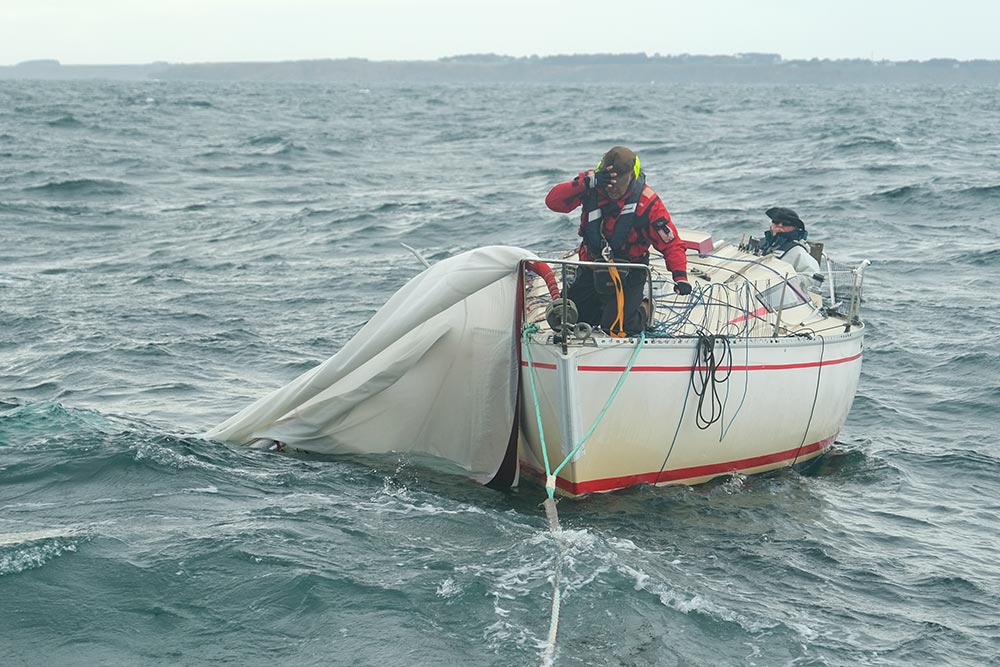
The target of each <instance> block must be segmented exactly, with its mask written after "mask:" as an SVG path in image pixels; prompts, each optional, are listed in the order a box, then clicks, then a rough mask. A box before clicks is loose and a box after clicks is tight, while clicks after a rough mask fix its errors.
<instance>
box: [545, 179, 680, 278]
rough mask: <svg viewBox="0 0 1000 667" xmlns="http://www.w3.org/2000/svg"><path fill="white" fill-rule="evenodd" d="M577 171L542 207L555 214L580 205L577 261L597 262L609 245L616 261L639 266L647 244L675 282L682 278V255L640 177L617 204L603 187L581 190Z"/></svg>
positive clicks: (677, 240) (659, 204)
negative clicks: (657, 255) (579, 240)
mask: <svg viewBox="0 0 1000 667" xmlns="http://www.w3.org/2000/svg"><path fill="white" fill-rule="evenodd" d="M586 175H587V172H581V173H580V174H579V175H578V176H577V177H576V178H574V179H573V180H572V181H568V182H566V183H560V184H559V185H557V186H555V187H554V188H552V189H551V190H550V191H549V194H548V196H546V197H545V205H546V206H548V207H549V208H550V209H551V210H553V211H555V212H556V213H569V212H570V211H572V210H574V209H575V208H576V207H577V206H581V205H582V206H583V211H582V212H581V214H580V230H579V232H578V233H579V235H580V236H581V237H582V238H583V243H581V244H580V259H581V260H584V261H598V262H599V261H602V250H603V248H604V246H605V245H607V246H609V247H610V250H611V252H612V254H613V255H614V258H615V259H616V260H618V261H623V262H632V263H637V264H643V263H646V262H647V261H648V253H649V246H653V247H654V248H656V249H657V250H658V251H659V252H660V253H662V254H663V259H664V262H665V263H666V265H667V269H668V270H669V271H670V272H671V275H672V277H673V279H674V280H675V281H677V280H685V281H686V280H687V255H686V252H685V247H684V243H683V241H681V239H680V237H679V236H678V235H677V228H676V227H674V223H673V221H672V220H671V219H670V213H668V212H667V207H666V206H664V205H663V201H662V200H660V197H659V196H658V195H657V194H656V193H655V192H653V189H652V188H651V187H649V186H648V185H646V175H645V174H644V173H642V172H639V175H638V176H637V177H636V178H635V180H634V182H633V183H632V185H631V186H630V187H629V189H628V190H627V191H626V192H625V194H624V195H623V196H622V197H621V198H620V199H617V200H612V199H609V198H608V197H607V195H606V194H605V192H604V189H603V188H600V189H598V190H589V191H588V190H587V188H586V186H585V184H584V178H585V177H586Z"/></svg>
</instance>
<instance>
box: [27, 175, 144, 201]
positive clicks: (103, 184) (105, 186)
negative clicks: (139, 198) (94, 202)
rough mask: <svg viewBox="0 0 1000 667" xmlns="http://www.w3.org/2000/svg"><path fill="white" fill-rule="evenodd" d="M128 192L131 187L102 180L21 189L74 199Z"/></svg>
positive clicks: (91, 179)
mask: <svg viewBox="0 0 1000 667" xmlns="http://www.w3.org/2000/svg"><path fill="white" fill-rule="evenodd" d="M130 190H131V186H130V185H129V184H128V183H123V182H122V181H115V180H110V179H102V178H71V179H66V180H59V181H50V182H48V183H45V184H43V185H35V186H31V187H27V188H24V189H23V191H24V192H32V193H41V194H48V195H68V196H74V197H88V196H93V197H100V196H108V195H124V194H128V193H129V191H130Z"/></svg>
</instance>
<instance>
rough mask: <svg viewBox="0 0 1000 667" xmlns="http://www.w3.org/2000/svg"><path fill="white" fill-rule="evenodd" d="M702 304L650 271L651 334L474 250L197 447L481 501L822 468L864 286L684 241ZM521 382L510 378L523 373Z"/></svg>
mask: <svg viewBox="0 0 1000 667" xmlns="http://www.w3.org/2000/svg"><path fill="white" fill-rule="evenodd" d="M680 236H681V238H683V239H684V240H685V243H686V246H687V254H688V266H689V273H690V275H691V278H692V283H693V286H694V291H693V292H692V293H691V294H690V295H687V296H678V295H674V294H672V292H671V288H672V281H671V279H670V277H669V276H667V275H665V274H663V273H661V272H660V271H658V270H657V269H655V268H652V267H650V266H646V265H619V266H620V267H621V268H622V269H630V270H638V271H646V272H648V280H647V283H648V286H647V290H648V295H649V298H650V303H651V304H653V307H652V308H651V309H650V311H651V313H652V315H651V318H650V323H649V326H648V327H647V329H646V331H645V332H643V334H641V335H639V336H634V337H627V338H618V337H614V336H610V335H608V334H606V333H604V332H602V331H600V330H593V329H591V328H590V327H589V326H587V325H584V324H582V323H579V322H577V321H576V320H575V316H574V310H575V309H574V307H573V304H572V303H571V302H569V301H568V300H565V299H561V298H559V295H560V293H561V290H562V287H563V285H566V284H569V283H570V281H571V280H572V278H573V275H574V271H575V267H577V266H579V265H580V264H581V262H579V261H578V259H577V258H576V256H575V255H568V256H566V257H563V258H559V259H550V260H544V261H540V260H539V259H538V258H537V257H536V256H535V255H533V254H532V253H530V252H528V251H525V250H521V249H518V248H510V247H505V246H491V247H486V248H478V249H476V250H473V251H470V252H467V253H463V254H462V255H458V256H456V257H452V258H449V259H447V260H444V261H442V262H438V263H437V264H435V265H433V266H431V267H429V268H428V269H426V270H425V271H424V272H423V273H421V274H420V275H418V276H417V277H415V278H414V279H413V280H411V281H410V282H409V283H407V285H405V286H404V287H403V288H402V289H401V290H400V291H399V292H397V294H396V295H394V296H393V297H392V298H391V299H390V300H389V302H388V303H387V304H386V306H384V307H383V308H382V309H381V310H380V311H379V312H378V313H377V314H376V315H375V316H374V317H373V318H372V319H371V320H370V321H369V322H368V324H366V325H365V326H364V327H363V328H362V329H361V331H359V332H358V334H356V335H355V337H354V338H353V339H352V340H351V341H349V342H348V344H347V345H345V347H344V348H343V349H342V350H341V351H340V352H338V353H337V354H335V355H334V356H333V357H331V358H330V359H329V360H327V361H326V362H324V363H323V364H321V365H320V366H318V367H317V368H315V369H313V370H311V371H309V372H307V373H305V374H303V375H302V376H300V377H299V378H297V379H296V380H294V381H292V382H291V383H289V384H288V385H286V386H285V387H282V388H280V389H278V390H276V391H275V392H273V393H272V394H271V395H269V396H266V397H264V398H262V399H260V400H259V401H257V402H256V403H254V404H253V405H251V406H249V407H248V408H246V409H244V410H243V411H242V412H240V413H238V414H237V415H234V416H233V417H232V418H230V419H229V420H226V421H225V422H224V423H222V424H220V425H219V426H217V427H216V428H214V429H212V430H211V431H209V432H208V433H207V434H206V437H209V438H213V439H217V440H222V441H226V442H231V443H235V444H244V445H256V446H260V445H261V443H265V444H273V445H274V446H276V447H279V448H285V447H287V448H293V449H298V450H302V451H307V452H318V453H325V454H337V453H348V452H350V453H381V452H390V451H395V452H403V453H414V454H428V455H431V456H434V457H437V458H439V459H444V460H447V461H449V462H451V463H452V464H455V465H457V466H458V467H459V468H460V469H462V470H463V471H465V472H466V473H467V474H468V475H470V476H471V477H473V478H474V479H476V480H477V481H479V482H482V483H485V484H490V485H492V486H498V487H501V486H510V485H513V484H516V483H517V478H518V473H519V472H520V471H523V472H525V473H527V474H528V475H530V476H534V477H539V478H542V479H545V480H547V482H548V483H550V484H554V485H555V486H556V488H557V490H558V491H559V492H560V493H562V494H564V495H569V496H579V495H583V494H588V493H594V492H604V491H612V490H616V489H622V488H626V487H629V486H634V485H637V484H659V485H662V484H697V483H701V482H705V481H708V480H710V479H712V478H713V477H716V476H718V475H725V474H732V473H742V474H752V473H758V472H764V471H767V470H772V469H775V468H778V467H783V466H790V465H794V464H796V463H800V462H803V461H806V460H809V459H811V458H814V457H816V456H818V455H820V454H822V453H823V452H824V451H826V450H827V449H828V448H829V447H830V445H831V443H832V442H833V441H834V439H835V438H836V436H837V433H838V432H839V431H840V429H841V428H842V427H843V425H844V422H845V420H846V418H847V414H848V411H849V410H850V406H851V403H852V401H853V399H854V394H855V390H856V388H857V384H858V378H859V374H860V368H861V355H862V350H863V336H864V324H863V323H862V321H861V318H860V304H861V290H862V283H863V275H864V268H865V266H866V265H867V262H862V263H861V264H860V265H858V266H856V267H853V268H851V267H846V266H842V265H839V264H837V263H836V262H834V261H833V260H831V259H830V258H828V257H826V256H825V255H822V256H821V257H822V259H823V260H824V266H825V268H824V270H823V272H822V273H820V274H817V275H815V276H802V275H799V274H796V273H795V271H794V269H793V268H792V267H791V266H790V265H789V264H786V263H785V262H783V261H781V260H780V259H777V258H776V257H774V256H771V255H766V256H759V255H756V254H754V248H753V246H752V244H751V243H746V244H741V245H738V246H737V245H733V244H729V243H726V242H719V243H713V241H712V239H711V238H710V237H709V236H708V235H707V234H704V233H701V232H696V231H692V230H681V234H680ZM518 369H520V372H518Z"/></svg>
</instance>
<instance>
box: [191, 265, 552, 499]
mask: <svg viewBox="0 0 1000 667" xmlns="http://www.w3.org/2000/svg"><path fill="white" fill-rule="evenodd" d="M532 258H535V255H534V254H532V253H530V252H528V251H526V250H522V249H520V248H512V247H507V246H487V247H484V248H477V249H476V250H472V251H469V252H466V253H463V254H461V255H457V256H455V257H452V258H449V259H446V260H444V261H442V262H439V263H437V264H435V265H433V266H431V267H430V268H428V269H427V270H425V271H424V272H422V273H421V274H419V275H417V276H416V277H415V278H413V279H412V280H411V281H410V282H408V283H407V284H406V285H404V286H403V287H402V288H401V289H400V290H399V291H398V292H397V293H396V294H395V295H394V296H393V297H392V298H391V299H389V301H388V302H387V303H386V304H385V306H383V307H382V308H381V309H380V310H379V311H378V313H376V314H375V316H374V317H372V319H371V320H370V321H369V322H368V323H367V324H366V325H365V326H364V327H362V329H361V330H360V331H359V332H358V333H357V334H356V335H355V336H354V338H352V339H351V340H350V341H349V342H348V343H347V344H346V345H345V346H344V347H343V348H342V349H341V350H340V351H339V352H337V353H336V354H335V355H333V356H332V357H331V358H330V359H328V360H327V361H325V362H324V363H322V364H320V365H319V366H317V367H316V368H314V369H312V370H310V371H307V372H306V373H304V374H303V375H301V376H299V377H298V378H296V379H295V380H293V381H292V382H290V383H288V384H287V385H285V386H284V387H281V388H280V389H277V390H275V391H274V392H272V393H271V394H270V395H268V396H265V397H264V398H262V399H260V400H258V401H257V402H255V403H253V404H252V405H250V406H249V407H247V408H245V409H244V410H242V411H241V412H239V413H238V414H236V415H234V416H233V417H231V418H229V419H227V420H226V421H225V422H223V423H222V424H220V425H218V426H216V427H215V428H213V429H212V430H210V431H208V432H207V433H206V434H205V436H206V437H208V438H211V439H214V440H221V441H225V442H231V443H235V444H250V443H252V442H253V441H255V440H258V439H263V438H270V439H273V440H278V441H280V442H282V443H285V444H286V445H287V446H289V447H293V448H298V449H303V450H307V451H312V452H318V453H331V454H332V453H349V452H350V453H383V452H390V451H394V452H405V453H411V454H429V455H432V456H436V457H440V458H443V459H446V460H448V461H451V462H453V463H455V464H457V465H458V466H460V467H461V468H463V469H464V470H465V471H466V472H467V473H468V474H469V475H470V476H472V477H473V478H475V479H477V480H478V481H481V482H484V483H485V482H487V481H489V480H490V479H493V478H494V476H495V475H496V474H497V472H498V470H499V469H500V467H501V464H502V463H503V462H504V460H505V456H506V455H507V454H508V450H509V447H508V445H509V444H510V443H511V442H512V440H511V433H512V428H516V427H515V423H516V415H515V408H516V406H515V403H516V393H517V378H518V372H519V368H518V364H517V343H518V341H517V339H516V334H517V332H516V331H515V314H516V313H515V311H516V303H517V282H518V280H517V267H518V263H519V262H520V261H521V260H524V259H532ZM514 432H515V433H516V430H515V431H514ZM507 458H510V457H507ZM514 462H515V463H516V458H515V460H514Z"/></svg>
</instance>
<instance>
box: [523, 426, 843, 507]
mask: <svg viewBox="0 0 1000 667" xmlns="http://www.w3.org/2000/svg"><path fill="white" fill-rule="evenodd" d="M834 438H836V436H830V437H829V438H824V439H823V440H820V441H819V442H814V443H812V444H810V445H803V446H802V447H796V448H795V449H787V450H785V451H783V452H775V453H773V454H764V455H763V456H754V457H751V458H748V459H741V460H739V461H727V462H725V463H712V464H709V465H703V466H692V467H690V468H678V469H676V470H664V471H663V472H648V473H641V474H638V475H626V476H624V477H606V478H604V479H594V480H588V481H585V482H571V481H569V480H565V479H563V478H562V477H557V478H556V486H558V487H559V488H560V489H562V490H563V491H565V492H567V493H569V494H571V495H574V496H580V495H584V494H587V493H601V492H603V491H614V490H616V489H624V488H628V487H630V486H635V485H637V484H664V483H666V482H677V481H680V480H685V479H697V478H699V477H708V476H712V477H714V476H716V475H724V474H726V473H733V472H739V471H740V470H747V469H750V468H759V467H760V466H766V465H770V464H773V463H780V462H782V461H794V460H795V459H798V458H802V457H804V456H809V455H810V454H814V453H816V452H820V451H823V450H825V449H827V448H829V447H830V445H831V444H833V441H834ZM521 465H522V466H524V467H525V468H527V469H528V470H529V471H530V472H533V473H534V474H536V475H538V476H540V477H541V478H543V479H544V477H545V474H544V473H543V472H542V471H540V470H538V469H536V468H534V467H533V466H531V465H528V464H526V463H524V461H522V462H521Z"/></svg>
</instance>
